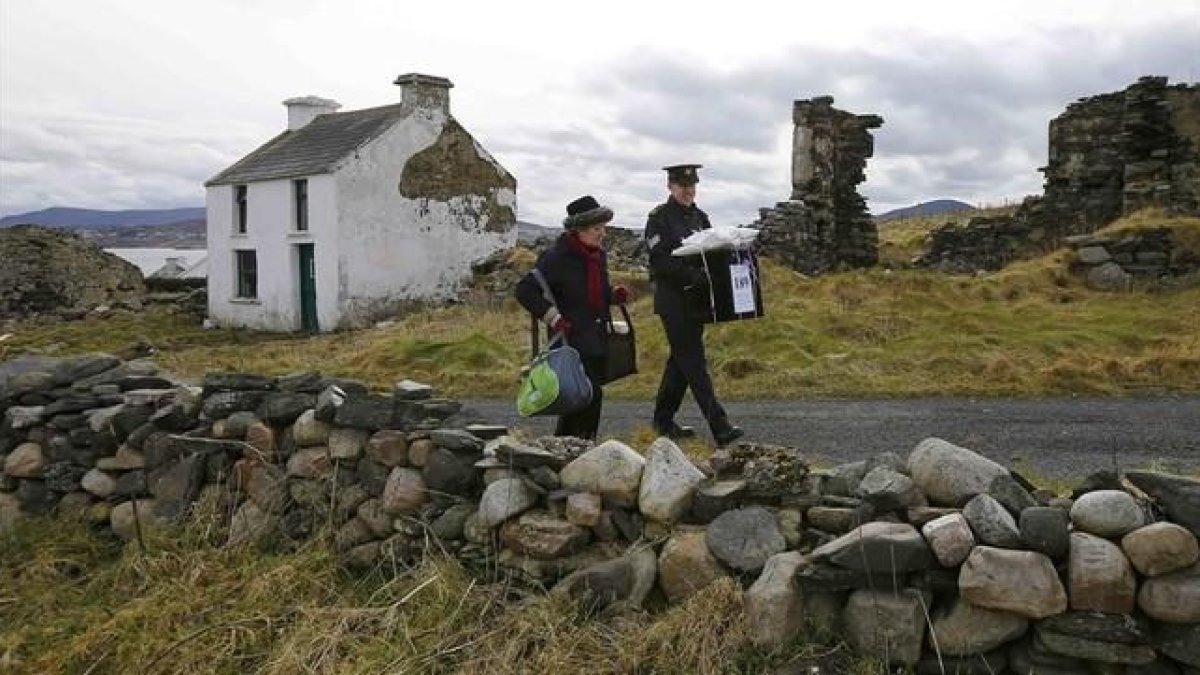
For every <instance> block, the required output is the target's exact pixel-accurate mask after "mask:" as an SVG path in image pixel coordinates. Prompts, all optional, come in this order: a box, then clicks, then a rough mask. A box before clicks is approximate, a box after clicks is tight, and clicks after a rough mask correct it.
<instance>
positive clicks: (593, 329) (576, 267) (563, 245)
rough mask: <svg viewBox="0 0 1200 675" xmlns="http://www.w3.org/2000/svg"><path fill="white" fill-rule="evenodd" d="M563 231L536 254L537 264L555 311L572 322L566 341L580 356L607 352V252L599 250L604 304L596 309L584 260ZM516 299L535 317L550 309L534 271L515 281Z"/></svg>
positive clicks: (608, 315) (610, 301) (600, 354)
mask: <svg viewBox="0 0 1200 675" xmlns="http://www.w3.org/2000/svg"><path fill="white" fill-rule="evenodd" d="M566 236H567V235H566V234H565V233H564V234H562V235H560V236H559V238H558V240H557V241H555V242H554V245H553V246H551V247H550V248H548V249H546V250H545V251H543V252H542V254H541V255H540V256H538V260H537V263H536V267H537V268H538V269H540V270H541V271H542V275H543V276H545V277H546V282H547V284H548V285H549V286H550V291H551V292H552V293H554V299H555V300H556V301H557V304H558V311H559V312H560V313H562V315H563V316H565V317H566V319H567V321H570V322H571V334H570V335H568V336H567V342H568V343H569V344H570V345H571V346H572V347H574V348H575V349H576V350H577V351H578V352H579V354H580V356H583V357H604V356H607V355H608V340H607V335H608V326H609V324H610V323H611V321H612V317H611V314H610V307H611V305H612V288H611V287H610V286H609V283H608V255H607V254H606V253H604V252H603V251H601V253H600V293H601V296H602V298H603V300H604V302H603V307H602V308H601V309H600V310H599V311H596V310H594V309H592V308H591V307H590V306H588V302H587V268H586V261H585V260H584V259H583V256H582V255H580V254H579V253H578V252H577V251H575V249H573V248H571V246H570V245H568V244H567V241H566ZM514 294H515V295H516V297H517V302H520V303H521V306H522V307H524V308H525V309H526V310H528V311H529V312H530V313H531V314H533V315H534V316H535V317H537V318H538V319H542V318H543V317H544V316H545V315H546V312H547V310H549V309H550V301H549V300H546V298H545V297H543V296H542V287H541V285H540V284H538V282H537V279H536V278H535V277H534V276H533V273H532V272H531V273H529V274H526V275H525V276H524V277H523V278H522V279H521V281H519V282H517V288H516V291H514Z"/></svg>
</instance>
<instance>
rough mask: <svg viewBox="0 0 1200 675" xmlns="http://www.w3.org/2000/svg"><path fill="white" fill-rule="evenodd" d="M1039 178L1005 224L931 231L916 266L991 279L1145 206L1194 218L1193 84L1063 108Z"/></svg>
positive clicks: (1199, 146) (1197, 173) (1197, 120)
mask: <svg viewBox="0 0 1200 675" xmlns="http://www.w3.org/2000/svg"><path fill="white" fill-rule="evenodd" d="M1040 170H1041V171H1042V173H1043V174H1045V177H1046V179H1045V187H1044V192H1043V194H1042V195H1041V196H1036V197H1030V198H1027V199H1026V200H1025V201H1024V203H1022V204H1021V206H1020V207H1019V208H1018V209H1017V211H1016V213H1015V214H1013V215H1012V216H1001V217H995V216H992V217H980V218H977V219H972V220H971V221H969V222H968V223H967V224H966V225H965V226H963V227H958V226H955V225H953V224H948V225H946V226H943V227H942V228H939V229H938V230H936V231H934V232H933V233H932V235H931V237H930V245H929V249H928V251H927V252H926V253H925V254H924V255H923V256H922V257H921V258H920V259H919V260H918V261H917V264H918V265H919V266H923V267H933V268H937V269H943V270H946V271H955V272H972V271H976V270H996V269H1000V268H1001V267H1003V266H1004V265H1005V264H1007V263H1009V262H1011V261H1013V260H1016V259H1019V258H1022V257H1027V256H1030V255H1037V254H1040V253H1042V252H1045V251H1047V250H1050V249H1053V248H1055V247H1057V246H1059V245H1061V244H1063V243H1064V242H1065V241H1066V238H1067V237H1070V236H1073V235H1083V234H1089V233H1092V232H1095V231H1096V230H1098V229H1100V228H1101V227H1103V226H1105V225H1107V224H1109V223H1111V222H1112V221H1114V220H1117V219H1118V218H1120V217H1122V216H1125V215H1128V214H1130V213H1133V212H1135V211H1138V210H1139V209H1143V208H1146V207H1158V208H1161V209H1163V210H1164V211H1166V212H1168V213H1173V214H1183V215H1200V85H1196V84H1175V85H1168V84H1167V78H1165V77H1142V78H1140V79H1139V80H1138V81H1137V82H1136V83H1134V84H1132V85H1130V86H1129V87H1127V88H1126V89H1124V90H1123V91H1119V92H1114V93H1109V94H1101V95H1099V96H1092V97H1088V98H1082V99H1080V100H1078V101H1076V102H1075V103H1072V104H1071V105H1069V106H1068V107H1067V109H1066V111H1065V112H1064V113H1063V114H1061V115H1059V116H1058V117H1056V118H1054V119H1053V120H1051V121H1050V133H1049V161H1048V162H1047V165H1046V166H1045V167H1042V168H1041V169H1040ZM1151 269H1153V267H1152V266H1148V267H1144V268H1141V271H1142V272H1145V271H1146V270H1151Z"/></svg>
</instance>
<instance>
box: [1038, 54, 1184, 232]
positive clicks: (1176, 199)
mask: <svg viewBox="0 0 1200 675" xmlns="http://www.w3.org/2000/svg"><path fill="white" fill-rule="evenodd" d="M1197 101H1200V86H1197V85H1184V84H1178V85H1174V86H1168V85H1167V78H1165V77H1142V78H1140V79H1138V81H1137V82H1135V83H1134V84H1132V85H1130V86H1129V87H1127V88H1126V89H1125V90H1123V91H1119V92H1115V93H1111V94H1102V95H1100V96H1092V97H1090V98H1083V99H1080V100H1078V101H1076V102H1075V103H1072V104H1071V105H1069V106H1068V107H1067V110H1066V112H1064V113H1063V114H1062V115H1060V116H1058V117H1056V118H1055V119H1053V120H1051V122H1050V142H1049V145H1050V149H1049V162H1048V164H1047V165H1046V166H1045V167H1044V168H1043V169H1042V171H1043V172H1044V174H1045V176H1046V183H1045V190H1044V192H1045V204H1044V209H1043V212H1042V213H1040V214H1038V216H1037V217H1036V218H1035V220H1036V221H1037V224H1038V225H1040V226H1045V227H1047V228H1050V234H1051V236H1052V237H1053V238H1054V239H1056V240H1057V239H1058V238H1060V237H1062V236H1065V235H1071V234H1082V233H1088V232H1092V231H1094V230H1096V229H1097V228H1099V227H1101V226H1103V225H1105V224H1107V223H1110V222H1112V221H1113V220H1116V219H1117V218H1119V217H1121V216H1123V215H1127V214H1129V213H1132V212H1134V211H1137V210H1138V209H1142V208H1145V207H1148V206H1157V207H1162V208H1165V209H1167V210H1169V211H1174V212H1178V213H1185V214H1196V213H1200V135H1198V134H1197V132H1196V129H1197V128H1200V127H1197V124H1198V122H1200V114H1198V113H1197V112H1196V110H1197V107H1196V104H1197Z"/></svg>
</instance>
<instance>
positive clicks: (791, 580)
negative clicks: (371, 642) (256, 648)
mask: <svg viewBox="0 0 1200 675" xmlns="http://www.w3.org/2000/svg"><path fill="white" fill-rule="evenodd" d="M23 365H25V366H28V367H26V368H23V369H22V370H21V372H19V374H17V375H14V376H11V377H9V378H8V379H7V380H6V381H0V413H2V417H0V467H2V470H0V536H2V535H3V534H4V531H5V530H6V529H7V528H10V527H13V526H14V523H15V521H16V520H17V519H18V518H27V517H29V516H31V515H33V516H42V517H45V518H46V520H43V521H41V523H43V524H42V525H40V526H43V527H54V524H53V521H52V520H49V518H51V517H60V518H67V517H69V518H82V519H84V521H85V522H89V523H91V524H92V525H93V526H94V528H95V530H96V532H97V534H98V535H100V536H109V537H111V536H116V537H119V538H121V539H123V540H125V541H127V542H130V544H129V545H133V542H139V545H141V543H142V539H143V535H142V533H144V532H145V531H146V530H148V529H149V528H168V529H169V528H172V527H177V526H178V524H180V523H181V522H182V521H183V520H184V519H186V518H205V519H206V520H205V521H203V522H204V524H205V525H206V527H207V528H208V529H207V532H209V533H210V535H211V537H210V539H209V540H210V541H213V542H214V543H217V544H218V545H224V546H229V547H238V546H258V547H260V548H263V549H266V550H277V551H278V550H288V549H289V548H291V547H293V546H297V545H299V544H300V542H303V541H305V540H309V539H312V538H313V537H321V538H323V539H322V540H324V541H328V544H329V545H331V546H332V547H334V549H335V550H336V551H337V552H338V555H339V559H340V560H341V562H342V563H343V564H344V565H345V566H346V567H347V568H349V569H352V570H358V571H376V572H379V573H382V574H384V575H385V576H386V575H395V574H398V573H402V572H403V571H404V570H405V569H407V568H408V566H411V565H415V564H418V563H419V562H420V560H421V559H422V557H423V556H425V555H428V554H438V555H441V554H442V553H441V552H444V553H445V554H448V555H452V556H454V557H455V558H457V559H458V560H459V561H460V562H461V564H462V565H463V567H464V569H465V570H467V571H468V572H469V573H470V574H472V575H474V576H475V577H476V578H477V579H479V580H480V581H481V582H483V583H491V582H503V583H505V584H506V588H514V589H523V593H524V594H528V593H537V592H541V591H542V590H544V589H550V592H551V593H555V594H562V595H565V596H567V597H569V598H574V599H575V600H576V601H578V602H580V603H584V605H585V606H586V607H587V608H589V609H591V610H600V609H609V611H619V610H620V608H635V609H636V608H638V607H640V606H643V604H646V605H647V606H649V607H655V606H657V607H662V606H664V605H667V604H673V603H679V602H682V601H683V600H685V599H687V598H689V597H691V596H692V595H693V594H695V593H696V592H697V591H699V590H700V589H702V588H704V587H706V586H708V585H709V584H711V583H713V582H716V581H718V580H723V579H735V580H737V581H738V582H740V583H741V584H742V586H743V588H744V589H745V590H744V600H745V602H744V610H743V611H745V613H746V619H747V621H748V622H749V624H750V626H751V628H752V630H751V639H752V640H753V642H754V643H755V644H756V645H758V646H760V647H762V648H764V649H772V648H776V647H779V646H781V645H786V644H789V643H790V642H791V641H793V640H795V639H796V638H797V636H798V635H810V634H808V633H803V634H802V631H809V630H812V631H815V632H813V633H812V634H811V636H812V639H817V638H816V637H815V636H816V635H819V634H825V635H833V636H837V638H838V639H841V640H844V641H845V642H846V643H848V644H849V645H850V646H851V647H852V648H853V649H855V650H857V651H858V652H859V653H861V654H864V655H867V656H871V657H875V658H879V659H883V660H886V661H888V662H889V663H891V664H894V665H898V666H903V667H907V668H910V669H911V670H912V671H915V672H916V673H918V674H928V675H934V674H945V673H980V674H983V673H988V674H993V675H994V674H1000V673H1019V674H1020V675H1027V674H1031V673H1055V674H1062V675H1076V674H1078V675H1085V674H1087V673H1128V674H1132V673H1156V674H1158V673H1161V674H1170V675H1181V674H1182V675H1188V674H1194V673H1196V672H1200V671H1198V669H1200V545H1198V543H1197V536H1198V535H1200V479H1197V478H1189V477H1185V476H1178V475H1172V474H1167V473H1161V472H1154V471H1125V472H1122V473H1116V472H1111V471H1103V472H1099V473H1097V474H1093V475H1092V476H1090V477H1089V478H1088V479H1086V480H1085V481H1084V482H1083V484H1081V485H1080V486H1079V487H1078V488H1077V489H1076V490H1075V491H1073V492H1072V493H1070V494H1069V495H1067V494H1059V493H1055V492H1053V491H1050V490H1046V489H1038V488H1036V487H1035V486H1033V485H1031V484H1029V483H1028V482H1027V481H1026V480H1024V479H1023V478H1022V477H1021V476H1020V475H1019V474H1017V473H1015V472H1012V471H1010V470H1009V469H1006V468H1005V467H1003V466H1001V465H999V464H996V463H995V462H993V461H991V460H988V459H986V458H984V457H982V456H980V455H978V454H976V453H974V452H972V451H971V450H969V449H967V448H963V447H960V446H957V445H954V444H952V443H949V442H946V441H944V440H941V439H938V438H928V439H925V440H924V441H922V442H921V443H919V444H918V445H917V446H916V447H915V448H913V449H911V451H909V452H908V453H907V457H901V456H899V455H897V454H894V453H883V454H880V455H877V456H874V457H870V458H865V459H863V460H861V461H858V462H852V463H848V464H843V465H839V466H836V467H833V468H831V469H826V470H814V469H813V468H812V467H810V466H809V465H808V463H807V462H805V461H804V458H803V456H802V455H801V454H800V453H799V451H798V450H797V449H795V448H790V447H783V446H764V445H756V444H741V445H737V446H734V447H732V448H730V449H728V450H722V451H718V452H717V453H716V454H714V455H713V456H712V457H711V458H710V459H708V460H705V461H700V462H694V461H693V460H691V459H689V458H688V457H687V456H686V455H684V453H683V452H682V451H681V450H680V448H679V447H677V446H676V445H675V444H674V443H672V442H671V441H670V440H668V439H666V438H659V439H657V440H656V441H654V442H653V443H652V444H651V445H650V446H649V447H648V448H646V449H645V450H644V452H638V451H636V450H634V449H633V448H630V447H629V446H627V445H625V444H624V443H622V442H620V441H617V440H609V441H606V442H603V443H601V444H599V445H593V444H592V443H591V442H589V441H584V440H580V439H572V438H555V437H544V438H539V439H521V438H519V437H516V436H511V435H508V430H507V429H506V428H504V427H502V426H497V425H491V424H487V423H486V421H484V420H479V419H477V417H476V416H475V415H473V414H472V413H471V412H470V411H469V410H468V409H466V408H464V407H463V406H462V405H461V404H460V403H458V402H455V401H453V400H448V399H441V398H436V397H434V396H433V391H432V390H431V388H430V387H428V386H425V385H421V384H419V383H415V382H411V381H408V380H405V381H402V382H400V383H398V384H397V385H396V386H395V388H394V389H393V391H391V392H390V393H375V392H371V391H369V390H368V389H367V388H366V387H365V386H363V385H362V384H360V383H357V382H354V381H351V380H344V379H337V378H330V377H324V376H322V375H320V374H319V373H300V374H295V375H288V376H283V377H273V376H264V375H258V374H241V373H209V374H208V375H206V376H205V377H204V380H203V383H202V385H201V386H199V387H191V386H183V385H181V384H178V383H175V382H172V381H170V380H169V379H167V378H164V377H163V376H162V375H161V374H159V373H157V370H156V368H155V366H154V364H153V363H152V362H149V361H144V360H139V361H129V362H121V361H120V360H119V359H116V358H113V357H111V356H107V355H88V356H82V357H75V358H69V359H57V360H53V359H51V360H44V361H39V362H35V363H26V364H23ZM201 505H205V506H207V508H201ZM326 538H327V539H326ZM18 583H19V580H18ZM67 583H70V582H67ZM610 608H611V609H610ZM821 629H823V630H821ZM835 649H836V647H835Z"/></svg>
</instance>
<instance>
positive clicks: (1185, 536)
mask: <svg viewBox="0 0 1200 675" xmlns="http://www.w3.org/2000/svg"><path fill="white" fill-rule="evenodd" d="M1121 550H1122V551H1124V552H1125V555H1127V556H1129V562H1131V563H1133V566H1134V568H1135V569H1137V571H1138V572H1140V573H1142V574H1143V575H1145V576H1148V577H1156V576H1158V575H1160V574H1167V573H1169V572H1174V571H1176V570H1181V569H1184V568H1187V567H1191V566H1192V565H1193V564H1195V562H1196V560H1198V559H1200V544H1198V543H1197V541H1196V537H1195V536H1194V535H1193V534H1192V533H1191V532H1188V531H1187V528H1185V527H1183V526H1182V525H1176V524H1175V523H1153V524H1151V525H1147V526H1145V527H1140V528H1138V529H1136V530H1134V531H1133V532H1130V533H1129V534H1127V535H1125V536H1124V537H1122V538H1121Z"/></svg>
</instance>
